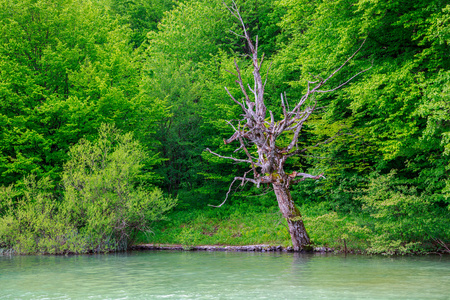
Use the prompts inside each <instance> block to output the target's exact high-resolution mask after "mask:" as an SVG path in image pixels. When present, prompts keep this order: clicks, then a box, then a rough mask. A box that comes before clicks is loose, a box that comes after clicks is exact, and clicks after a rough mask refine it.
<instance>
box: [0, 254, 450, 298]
mask: <svg viewBox="0 0 450 300" xmlns="http://www.w3.org/2000/svg"><path fill="white" fill-rule="evenodd" d="M449 298H450V258H449V257H448V256H447V257H442V258H441V257H439V256H427V257H394V258H393V257H380V256H374V257H370V256H347V257H345V256H340V255H329V254H328V255H323V254H308V255H306V254H305V255H302V254H294V253H247V252H171V251H160V252H130V253H121V254H107V255H79V256H0V299H421V300H423V299H449Z"/></svg>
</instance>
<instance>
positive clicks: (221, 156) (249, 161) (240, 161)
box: [206, 148, 253, 164]
mask: <svg viewBox="0 0 450 300" xmlns="http://www.w3.org/2000/svg"><path fill="white" fill-rule="evenodd" d="M206 151H208V152H209V153H211V154H214V155H215V156H217V157H220V158H225V159H231V160H234V161H235V162H239V163H247V164H251V163H253V162H252V161H251V160H246V159H239V158H235V157H233V156H223V155H220V154H217V153H215V152H213V151H211V150H210V149H209V148H206Z"/></svg>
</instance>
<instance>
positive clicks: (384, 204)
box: [359, 171, 450, 254]
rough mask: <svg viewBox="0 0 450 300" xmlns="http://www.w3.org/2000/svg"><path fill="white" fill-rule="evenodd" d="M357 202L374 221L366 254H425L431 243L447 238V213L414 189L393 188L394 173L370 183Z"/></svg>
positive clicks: (373, 179)
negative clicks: (372, 233) (423, 252)
mask: <svg viewBox="0 0 450 300" xmlns="http://www.w3.org/2000/svg"><path fill="white" fill-rule="evenodd" d="M364 192H365V194H364V195H363V196H361V197H360V198H359V200H361V201H362V203H363V210H364V211H365V212H366V213H369V214H370V216H371V217H372V218H373V224H372V226H371V227H372V229H373V231H374V235H373V236H372V237H371V238H370V240H369V241H370V242H371V247H370V248H369V249H368V250H369V252H373V253H380V252H384V253H388V254H394V253H398V254H403V253H408V252H415V251H418V250H419V249H420V250H426V249H425V248H424V245H425V244H426V243H428V244H431V243H433V240H435V239H438V240H448V238H449V237H450V232H449V227H448V219H449V212H448V210H446V209H445V208H440V207H439V206H437V205H434V204H433V203H432V202H430V201H428V200H427V198H426V196H424V195H419V194H418V193H417V191H416V189H415V188H414V187H407V186H404V185H398V184H396V179H395V171H392V172H391V173H389V174H388V175H383V176H375V177H373V178H372V179H371V181H370V184H369V187H368V189H366V190H365V191H364Z"/></svg>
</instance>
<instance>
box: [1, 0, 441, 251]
mask: <svg viewBox="0 0 450 300" xmlns="http://www.w3.org/2000/svg"><path fill="white" fill-rule="evenodd" d="M225 2H227V1H225ZM237 4H238V6H240V7H241V10H242V16H243V18H244V20H246V22H247V26H248V28H249V32H250V33H251V35H252V36H253V37H255V36H258V37H259V40H260V45H261V46H260V51H261V52H264V53H265V56H266V58H265V60H266V64H265V70H264V72H263V73H264V74H265V73H266V71H267V70H268V69H269V65H271V66H270V70H269V73H268V84H267V87H266V93H267V95H265V97H266V99H267V100H266V101H267V105H268V106H269V108H270V109H271V110H273V111H274V112H275V113H278V114H280V113H281V111H280V108H279V103H280V94H281V93H284V92H285V93H286V97H287V99H288V100H289V99H296V98H297V97H299V96H300V95H301V94H302V92H304V89H305V83H306V81H307V80H311V79H312V77H311V74H312V75H319V76H325V75H326V74H329V72H330V70H333V69H334V68H336V66H339V65H340V64H341V63H342V62H343V61H345V60H346V59H347V58H348V57H349V55H351V54H352V53H353V52H354V51H355V50H356V49H357V48H358V47H359V46H360V45H361V44H362V42H363V41H365V44H364V46H363V47H362V49H361V51H360V52H359V54H358V55H357V56H356V57H355V58H354V59H353V60H352V61H351V62H350V64H349V66H348V67H346V68H345V69H344V70H342V72H340V73H339V74H338V76H337V77H336V78H335V79H334V80H335V81H334V83H336V84H337V83H340V82H343V81H344V80H346V79H347V78H349V77H350V76H352V75H353V74H356V73H357V72H359V71H360V70H362V69H366V68H368V67H371V69H370V70H369V71H368V72H366V73H364V74H362V75H361V76H359V77H357V78H355V79H354V80H353V81H352V82H351V83H350V84H348V85H346V86H345V87H344V88H342V89H341V90H339V91H337V92H334V93H328V94H326V95H325V94H324V95H323V96H322V98H319V103H320V106H321V109H320V110H318V111H317V113H316V114H315V115H314V116H313V117H312V118H311V120H309V121H308V122H307V124H306V126H305V127H304V129H303V134H302V136H301V139H300V143H301V144H302V146H304V147H306V146H312V145H315V144H317V143H320V142H322V141H325V140H327V139H329V138H330V137H334V140H333V142H331V143H327V144H323V145H322V146H320V147H311V148H310V150H309V151H308V152H306V153H305V155H303V156H299V157H298V158H297V159H296V160H295V161H294V163H293V164H294V165H292V166H291V167H295V168H296V169H303V170H304V171H305V172H307V173H310V174H319V173H322V172H323V173H324V174H325V177H326V179H325V180H318V181H305V182H303V183H302V184H300V185H298V186H296V187H295V189H294V190H293V191H292V195H293V197H294V198H295V200H296V201H297V202H298V204H299V205H303V209H304V210H305V223H306V225H307V226H309V228H310V229H309V230H310V234H311V237H312V239H313V240H314V241H315V243H316V244H322V245H331V246H335V245H337V244H341V242H342V241H343V240H344V239H345V240H346V241H347V243H348V244H349V245H354V247H355V248H364V249H366V250H369V251H371V252H388V253H400V252H401V253H405V252H409V251H421V250H426V251H434V250H436V249H441V250H445V249H446V247H448V246H446V243H447V245H448V243H449V241H450V226H449V225H448V220H449V219H450V177H449V172H450V57H449V53H450V51H449V50H450V45H449V44H450V5H449V4H448V3H447V1H444V0H417V1H407V0H397V1H392V0H389V1H381V0H356V1H354V0H353V1H350V0H318V1H307V0H268V1H261V0H245V1H237ZM237 28H238V26H237V24H235V19H233V17H232V16H231V14H230V13H229V12H228V11H227V9H226V7H225V6H224V5H223V4H222V1H219V0H217V1H216V0H212V1H211V0H209V1H207V0H184V1H181V0H179V1H177V0H148V1H144V0H132V1H122V0H82V1H75V0H57V1H55V0H52V1H50V0H0V40H1V42H0V186H3V187H2V188H1V192H0V193H1V194H0V201H1V202H0V247H12V248H14V249H16V250H17V251H22V252H64V251H74V252H83V251H89V250H95V251H102V250H111V249H114V248H115V249H119V248H126V246H127V243H128V242H132V241H133V238H134V237H135V234H136V232H137V231H139V230H147V229H148V228H149V225H150V222H151V221H153V220H156V219H159V218H160V216H161V215H160V214H161V213H163V212H165V211H167V209H169V208H170V207H172V206H173V203H174V202H173V201H174V200H172V199H173V198H175V197H177V198H178V205H177V207H176V212H175V214H174V215H173V218H174V219H173V220H169V221H167V222H166V223H160V224H158V225H157V226H156V230H155V233H156V235H154V236H153V237H151V236H148V237H146V238H144V239H143V240H146V241H148V240H152V241H155V242H158V241H171V242H181V243H184V242H183V241H179V240H177V239H176V236H178V235H179V236H180V237H182V239H184V240H189V238H190V237H191V236H192V237H194V238H193V240H194V242H195V241H197V242H199V243H202V242H204V243H206V242H215V241H214V240H213V239H210V238H209V236H210V235H214V233H216V232H219V233H220V232H222V231H221V229H220V228H215V225H214V226H212V225H211V226H212V228H215V229H214V230H198V227H197V226H196V224H197V223H198V224H201V223H208V222H206V221H205V220H204V218H212V219H214V218H216V217H214V216H216V215H219V217H217V218H219V219H220V220H226V219H227V218H230V219H231V218H232V216H233V215H234V216H235V215H242V216H243V217H242V218H241V219H242V220H246V217H244V216H246V214H247V212H248V214H250V215H251V216H252V217H251V218H247V220H249V219H252V218H253V219H254V218H261V219H262V220H263V219H266V218H268V219H270V218H271V217H267V215H265V214H264V211H267V212H273V211H274V209H273V207H274V206H276V201H275V196H274V195H273V194H271V193H270V191H268V192H269V193H268V194H266V195H264V196H258V195H260V194H261V193H263V192H266V191H265V190H262V189H261V190H258V189H256V188H254V187H239V189H238V190H237V191H234V190H233V197H232V198H231V199H229V202H228V203H227V204H226V205H225V206H228V205H229V206H230V207H231V205H234V206H235V207H236V210H227V209H226V208H224V207H225V206H223V207H222V208H220V209H215V210H212V208H210V207H208V206H207V205H208V204H218V203H221V202H222V200H223V199H224V197H225V194H226V192H227V190H228V185H229V183H230V181H231V178H233V177H234V175H235V174H236V172H239V173H242V172H243V171H244V172H245V171H246V170H243V169H241V168H242V166H238V165H233V164H229V163H228V162H227V161H224V160H221V159H219V158H217V157H213V156H212V155H210V154H208V153H206V152H205V151H204V149H205V148H207V147H209V148H211V149H212V150H214V151H218V152H221V153H224V154H226V153H228V154H231V153H232V151H233V150H234V149H233V148H232V147H231V146H229V145H224V144H223V141H222V138H223V137H225V136H229V134H230V133H231V132H232V130H231V128H229V126H228V124H227V122H226V121H227V120H232V119H236V118H238V117H239V113H240V112H239V107H236V106H235V105H234V104H233V103H232V101H230V99H229V97H228V95H227V94H226V91H225V90H224V87H225V86H226V87H228V89H229V90H230V92H231V93H232V94H233V95H235V97H238V98H239V97H241V95H240V94H239V88H238V87H237V86H236V84H235V82H234V80H235V79H234V76H233V75H232V74H230V73H228V72H227V70H232V69H233V63H234V62H233V61H234V59H236V61H237V62H238V64H239V65H240V68H241V70H242V76H243V80H244V82H251V81H250V78H251V68H250V66H249V61H248V59H247V58H246V57H245V55H246V54H248V49H246V47H245V44H244V43H243V41H242V40H241V39H240V38H239V37H238V36H236V35H234V34H233V33H230V31H229V30H230V29H231V30H233V31H237V30H238V29H237ZM101 124H107V125H101ZM112 125H114V126H115V127H112ZM100 128H101V129H100ZM113 128H115V129H113ZM99 129H100V135H99ZM115 130H121V133H120V134H119V133H117V131H115ZM106 132H108V134H106ZM132 137H133V138H132ZM104 147H106V148H104ZM102 149H103V150H104V151H102ZM106 150H107V151H106ZM96 151H97V152H96ZM89 155H91V157H90V158H89ZM96 155H98V156H96ZM94 157H96V158H94ZM90 159H91V160H90ZM92 159H93V160H92ZM134 162H136V163H134ZM288 168H289V166H288ZM155 186H158V187H159V188H160V189H161V190H162V192H161V190H159V189H155V188H154V187H155ZM162 193H165V194H166V195H167V196H163V195H162ZM168 195H170V196H168ZM221 209H223V210H222V211H220V210H221ZM227 214H228V215H227ZM199 216H200V217H199ZM230 216H231V217H230ZM258 216H259V217H258ZM271 216H272V215H271ZM169 217H170V216H169ZM202 218H203V219H202ZM274 218H275V217H274ZM237 219H239V218H237ZM196 220H197V221H196ZM198 220H200V221H198ZM275 220H278V219H276V218H275V219H274V220H273V221H271V224H272V223H274V222H276V223H277V225H276V226H275V227H274V228H276V230H272V231H270V230H269V231H264V230H262V231H261V232H266V233H267V234H268V236H267V239H266V241H269V242H275V243H282V242H281V240H280V239H283V238H285V233H284V231H283V230H284V227H283V225H282V224H283V223H282V221H280V222H281V223H278V221H275ZM180 222H182V223H180ZM250 223H251V224H253V222H250ZM263 223H264V222H261V223H259V222H256V223H254V224H256V225H255V226H256V227H257V228H260V226H263V225H261V224H263ZM269 223H270V222H269ZM218 224H219V223H218ZM220 224H222V223H220ZM220 224H219V226H224V227H227V226H231V225H226V223H223V224H222V225H220ZM280 224H281V225H280ZM233 226H234V225H233ZM233 226H231V227H233ZM268 226H271V225H268ZM280 226H281V227H280ZM166 227H168V228H171V229H173V231H170V230H165V229H166ZM237 227H239V226H237ZM233 228H234V227H233ZM245 228H246V229H245V232H249V231H251V230H250V229H249V228H247V227H245ZM307 228H308V227H307ZM199 231H201V232H199ZM164 232H166V236H165V237H164ZM170 232H173V233H172V235H173V237H174V239H169V238H167V237H168V236H170ZM202 232H204V234H202ZM230 234H231V235H232V236H233V235H236V237H239V235H241V236H245V234H247V233H245V234H244V231H243V232H239V230H238V229H236V232H234V233H230ZM264 234H265V233H263V234H261V236H264ZM222 235H223V234H222ZM141 238H142V237H141ZM202 238H205V239H202ZM218 240H220V241H219V242H220V243H226V242H232V240H230V239H229V240H226V239H223V238H221V239H218ZM223 241H225V242H223ZM261 241H262V240H258V239H249V240H243V241H240V243H243V242H261ZM361 241H364V242H361ZM186 243H188V244H189V243H192V242H186ZM352 243H353V244H352ZM447 250H448V249H447Z"/></svg>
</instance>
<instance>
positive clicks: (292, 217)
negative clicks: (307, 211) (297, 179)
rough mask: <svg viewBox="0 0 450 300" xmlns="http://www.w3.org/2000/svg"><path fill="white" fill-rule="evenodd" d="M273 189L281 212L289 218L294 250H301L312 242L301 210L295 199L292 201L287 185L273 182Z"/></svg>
mask: <svg viewBox="0 0 450 300" xmlns="http://www.w3.org/2000/svg"><path fill="white" fill-rule="evenodd" d="M273 189H274V191H275V195H276V196H277V201H278V206H279V207H280V210H281V213H282V214H283V217H285V218H286V220H287V223H288V226H289V233H290V234H291V239H292V246H293V248H294V251H300V250H302V249H304V248H305V247H306V246H309V244H310V240H309V236H308V233H307V232H306V228H305V225H304V224H303V220H302V215H301V214H300V210H299V209H298V208H297V206H295V203H294V201H292V197H291V193H290V191H289V189H288V188H287V187H285V186H284V185H280V184H276V183H273Z"/></svg>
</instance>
